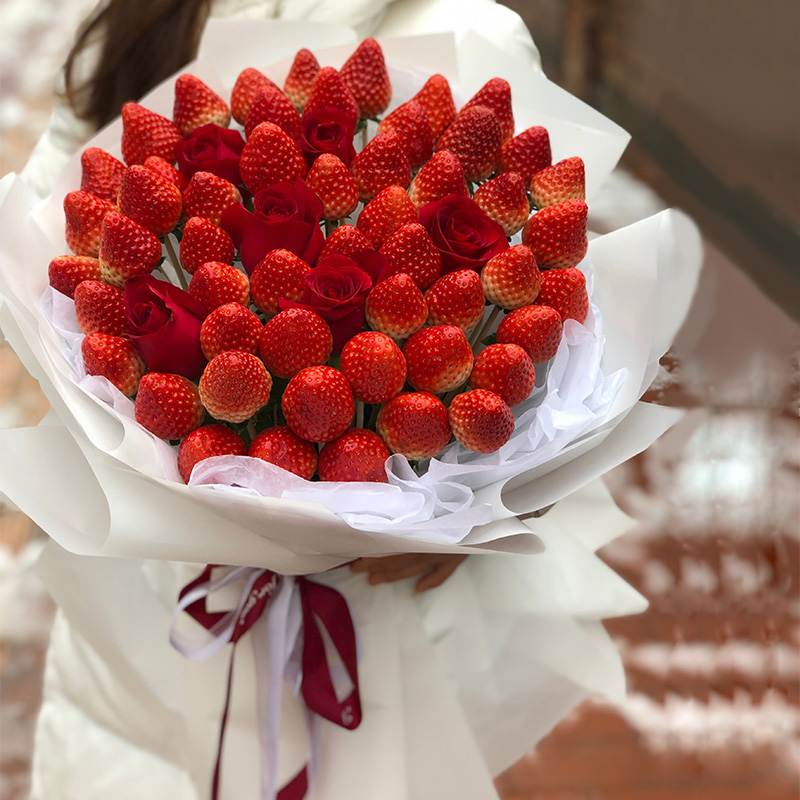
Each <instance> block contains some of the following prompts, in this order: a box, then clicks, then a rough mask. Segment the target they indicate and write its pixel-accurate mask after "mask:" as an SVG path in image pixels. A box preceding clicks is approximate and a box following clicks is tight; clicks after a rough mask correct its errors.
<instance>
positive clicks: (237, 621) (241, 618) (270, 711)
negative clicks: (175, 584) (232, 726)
mask: <svg viewBox="0 0 800 800" xmlns="http://www.w3.org/2000/svg"><path fill="white" fill-rule="evenodd" d="M215 568H217V565H208V566H207V567H206V568H205V569H204V570H203V572H202V574H201V575H200V576H199V577H198V578H196V579H195V580H193V581H192V582H191V583H189V584H187V585H186V586H184V588H183V589H182V590H181V593H180V599H179V602H178V605H177V607H176V609H175V612H174V613H173V616H172V626H171V628H170V636H169V638H170V643H171V644H172V646H173V647H175V649H176V650H178V651H179V652H180V653H182V654H183V655H184V656H186V657H187V658H190V659H193V660H201V659H205V658H209V657H211V656H212V655H214V654H215V653H217V652H218V651H219V650H221V649H222V647H224V646H225V645H226V644H228V643H231V644H232V645H234V647H233V649H232V650H231V660H230V665H229V667H228V685H227V689H226V694H225V710H224V711H223V713H222V723H221V725H220V732H219V746H218V748H217V761H216V765H215V767H214V780H213V784H212V790H211V798H212V800H218V798H219V781H220V765H221V760H222V745H223V740H224V736H225V726H226V724H227V721H228V706H229V703H230V697H231V683H232V679H233V659H234V655H235V653H236V643H237V642H238V641H239V640H240V639H241V638H242V636H244V634H245V633H247V631H249V630H250V629H251V628H255V630H254V631H253V636H252V637H251V639H252V642H253V647H254V650H255V659H256V675H257V676H258V675H259V674H263V666H264V664H265V663H266V664H267V665H268V673H269V677H268V680H267V681H266V687H264V685H263V682H262V681H259V682H258V687H257V688H258V695H259V703H258V707H259V715H260V718H261V722H260V726H259V734H260V736H261V746H262V754H263V757H262V762H261V798H262V800H302V798H303V797H305V795H306V792H307V791H308V785H309V765H308V764H307V765H306V766H304V767H303V768H302V769H301V770H300V772H298V774H297V775H296V776H295V777H294V778H293V779H292V780H291V781H290V782H289V783H288V784H286V785H285V786H284V787H283V788H282V789H281V790H280V791H278V792H277V793H276V778H275V775H276V772H277V763H278V735H279V725H280V707H281V680H283V679H285V680H287V681H290V682H293V678H295V677H297V673H298V672H299V673H300V676H299V677H300V690H301V693H302V695H303V701H304V703H305V707H306V718H307V721H308V725H309V730H310V734H311V745H312V746H311V771H312V774H313V771H314V768H315V765H316V762H317V759H318V747H317V739H318V730H317V729H318V718H319V717H322V718H324V719H327V720H329V721H330V722H333V723H334V724H336V725H340V726H341V727H343V728H347V729H348V730H352V729H354V728H357V727H358V726H359V724H360V723H361V701H360V697H359V693H358V670H357V660H358V659H357V654H356V636H355V629H354V627H353V620H352V618H351V616H350V609H349V608H348V606H347V601H346V600H345V599H344V597H342V595H341V594H340V593H339V592H337V591H336V590H335V589H332V588H330V587H329V586H323V585H322V584H319V583H314V582H313V581H310V580H308V579H307V578H304V577H297V578H295V577H289V576H284V575H279V574H278V573H276V572H272V571H270V570H268V569H254V568H251V567H237V568H234V569H232V570H230V571H229V572H228V573H227V574H225V575H224V576H223V577H222V578H219V579H217V580H212V577H211V576H212V570H213V569H215ZM239 580H244V589H243V590H242V593H241V595H240V597H239V602H238V604H237V606H236V608H233V609H230V610H229V611H218V612H216V611H209V610H208V608H207V607H206V600H207V598H208V596H209V595H211V594H212V593H214V592H216V591H218V590H220V589H222V588H223V587H225V586H227V585H228V584H229V583H233V582H235V581H239ZM183 611H186V612H187V613H188V614H189V615H190V616H191V617H192V618H193V619H195V620H196V621H197V622H199V623H200V625H202V626H203V627H204V628H205V629H206V630H207V631H208V634H210V639H209V638H208V636H207V635H204V638H203V641H201V642H198V641H197V638H196V637H193V636H188V635H187V634H185V633H182V632H180V631H178V630H176V629H175V621H176V620H177V618H178V616H179V615H180V614H181V612H183ZM265 611H266V612H267V613H264V612H265ZM320 625H322V626H323V627H324V628H325V630H326V631H327V633H328V636H329V638H330V640H331V642H332V643H333V645H334V647H335V648H336V650H337V652H338V653H339V656H340V658H341V660H342V666H343V667H344V673H346V675H347V677H348V678H349V680H350V682H351V684H352V686H353V689H352V691H351V692H350V693H349V694H348V696H347V697H346V698H345V699H344V700H342V701H339V700H338V699H337V695H336V689H335V688H334V677H333V674H332V673H335V672H342V669H341V667H340V666H339V665H336V666H337V667H338V669H337V668H336V667H332V666H331V665H330V664H329V663H328V658H327V654H326V652H325V643H324V641H323V638H322V634H321V632H320V628H319V626H320ZM300 637H302V640H301V641H302V656H301V658H300V663H299V665H298V664H297V660H296V659H293V658H292V656H293V654H294V653H295V651H296V645H297V643H298V640H299V639H300ZM298 667H299V669H298Z"/></svg>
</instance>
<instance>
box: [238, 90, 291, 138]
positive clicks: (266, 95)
mask: <svg viewBox="0 0 800 800" xmlns="http://www.w3.org/2000/svg"><path fill="white" fill-rule="evenodd" d="M262 122H272V123H274V124H275V125H277V126H278V127H279V128H281V129H282V130H283V131H285V133H286V135H287V136H289V137H290V138H291V139H295V140H297V139H299V138H300V125H301V119H300V114H298V113H297V109H296V108H295V107H294V106H293V105H292V104H291V103H290V102H289V99H288V98H287V97H286V95H285V94H284V93H283V92H282V91H281V90H280V89H275V88H273V87H271V86H270V87H267V88H265V89H261V91H259V93H258V94H257V95H256V99H255V100H254V101H253V103H252V105H251V106H250V111H249V112H248V114H247V119H246V120H245V123H244V132H245V136H246V137H248V138H249V137H250V134H251V133H252V132H253V131H254V130H255V129H256V128H257V127H258V126H259V125H260V124H261V123H262Z"/></svg>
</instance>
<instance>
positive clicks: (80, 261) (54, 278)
mask: <svg viewBox="0 0 800 800" xmlns="http://www.w3.org/2000/svg"><path fill="white" fill-rule="evenodd" d="M47 277H48V281H49V283H50V285H51V286H52V287H53V288H54V289H55V290H56V291H58V292H61V294H65V295H66V296H67V297H74V296H75V289H76V288H77V286H78V284H79V283H80V282H81V281H90V280H91V281H99V280H100V262H99V261H98V260H97V259H96V258H91V257H90V256H71V255H66V256H56V257H55V258H54V259H53V260H52V261H51V262H50V265H49V266H48V267H47Z"/></svg>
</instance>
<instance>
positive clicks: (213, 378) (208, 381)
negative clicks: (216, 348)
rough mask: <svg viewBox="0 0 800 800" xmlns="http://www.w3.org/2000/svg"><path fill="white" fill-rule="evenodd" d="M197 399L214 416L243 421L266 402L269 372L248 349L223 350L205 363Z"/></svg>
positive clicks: (269, 383)
mask: <svg viewBox="0 0 800 800" xmlns="http://www.w3.org/2000/svg"><path fill="white" fill-rule="evenodd" d="M199 389H200V400H201V402H202V403H203V405H204V406H205V407H206V410H207V411H208V413H209V414H211V416H212V417H214V418H215V419H222V420H225V422H244V421H245V420H248V419H250V417H252V416H253V414H255V413H256V411H258V410H260V409H262V408H263V407H264V406H265V405H266V404H267V403H268V402H269V394H270V392H271V391H272V376H271V375H270V374H269V372H267V370H266V368H265V367H264V364H263V362H262V361H261V359H259V358H258V356H254V355H253V354H252V353H243V352H241V351H240V350H226V351H225V352H224V353H220V354H219V355H218V356H214V358H212V359H211V361H209V362H208V364H206V368H205V369H204V370H203V374H202V375H201V376H200V384H199Z"/></svg>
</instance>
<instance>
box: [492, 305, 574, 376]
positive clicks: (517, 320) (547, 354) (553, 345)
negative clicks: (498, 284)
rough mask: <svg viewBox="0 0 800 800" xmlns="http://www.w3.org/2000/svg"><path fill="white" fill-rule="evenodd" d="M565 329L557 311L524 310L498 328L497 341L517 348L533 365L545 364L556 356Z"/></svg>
mask: <svg viewBox="0 0 800 800" xmlns="http://www.w3.org/2000/svg"><path fill="white" fill-rule="evenodd" d="M563 328H564V325H563V322H562V321H561V315H560V314H559V313H558V312H557V311H556V310H555V309H554V308H550V307H549V306H523V307H522V308H518V309H516V310H515V311H512V312H511V313H510V314H508V315H507V316H506V317H504V318H503V320H502V322H501V323H500V324H499V325H498V326H497V341H498V342H499V343H500V344H517V345H519V346H520V347H521V348H522V349H523V350H524V351H525V352H526V353H527V354H528V357H529V358H530V359H531V361H533V363H534V364H544V363H545V361H549V360H550V359H551V358H552V357H553V356H554V355H555V354H556V351H557V350H558V345H559V344H560V343H561V334H562V332H563Z"/></svg>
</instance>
